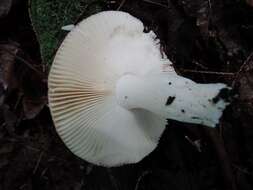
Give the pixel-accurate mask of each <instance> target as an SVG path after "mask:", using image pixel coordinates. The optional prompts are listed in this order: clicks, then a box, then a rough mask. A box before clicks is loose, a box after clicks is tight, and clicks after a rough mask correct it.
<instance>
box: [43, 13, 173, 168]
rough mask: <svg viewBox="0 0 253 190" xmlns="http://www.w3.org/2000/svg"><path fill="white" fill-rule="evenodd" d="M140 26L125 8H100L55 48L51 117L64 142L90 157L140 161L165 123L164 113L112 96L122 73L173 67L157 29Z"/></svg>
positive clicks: (98, 160) (93, 160) (95, 160)
mask: <svg viewBox="0 0 253 190" xmlns="http://www.w3.org/2000/svg"><path fill="white" fill-rule="evenodd" d="M143 30H144V27H143V24H142V22H141V21H140V20H138V19H136V18H135V17H133V16H131V15H129V14H128V13H124V12H119V11H106V12H101V13H98V14H96V15H93V16H91V17H89V18H87V19H85V20H84V21H82V22H81V23H79V24H78V25H77V26H75V28H74V29H72V30H71V32H70V33H69V34H68V36H67V37H66V39H65V40H64V42H63V43H62V45H61V47H60V48H59V50H58V52H57V54H56V57H55V59H54V62H53V65H52V68H51V71H50V74H49V81H48V85H49V106H50V110H51V113H52V117H53V120H54V123H55V126H56V130H57V132H58V134H59V135H60V137H61V138H62V140H63V141H64V143H65V144H66V145H67V147H68V148H69V149H70V150H71V151H72V152H73V153H74V154H76V155H77V156H79V157H80V158H83V159H84V160H86V161H88V162H91V163H94V164H97V165H103V166H116V165H121V164H125V163H135V162H138V161H140V160H141V159H142V158H144V157H145V156H146V155H148V154H149V153H150V152H152V151H153V150H154V149H155V147H156V146H157V143H158V141H159V137H160V136H161V134H162V132H163V131H164V129H165V125H166V119H165V118H163V117H160V116H157V115H155V114H153V113H151V112H149V111H145V110H143V109H134V110H131V111H129V110H127V109H124V108H123V107H121V106H120V105H119V104H118V103H117V100H116V95H115V88H116V83H117V81H118V80H119V78H120V77H121V76H123V75H124V74H127V73H131V74H136V75H138V76H144V75H147V74H149V73H152V74H156V73H161V68H165V67H166V66H167V71H168V69H169V70H171V72H172V73H174V70H173V68H172V67H171V66H170V64H171V63H170V61H169V60H168V59H167V58H166V56H165V55H162V53H161V52H160V46H159V41H158V40H156V36H155V34H154V33H153V32H149V33H144V32H143Z"/></svg>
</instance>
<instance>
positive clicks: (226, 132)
mask: <svg viewBox="0 0 253 190" xmlns="http://www.w3.org/2000/svg"><path fill="white" fill-rule="evenodd" d="M34 2H40V3H43V6H45V7H46V5H48V4H50V2H51V1H48V0H37V1H36V0H30V1H29V2H28V0H1V1H0V190H84V189H85V190H168V189H172V190H252V189H253V1H252V0H194V1H192V0H119V1H117V0H115V1H102V0H100V1H99V0H98V1H93V2H92V3H93V5H94V4H95V5H96V6H95V8H94V6H89V1H85V0H82V1H81V0H73V4H75V3H76V4H78V7H73V10H75V11H76V12H77V11H78V10H82V8H83V7H85V8H83V12H82V11H81V12H78V16H77V15H75V16H73V15H71V19H72V20H68V19H69V18H70V17H68V15H69V13H68V14H67V15H65V17H63V16H58V17H57V14H58V12H60V13H61V14H66V11H63V10H62V9H63V8H65V9H66V8H68V7H67V6H63V5H61V4H60V3H59V2H65V1H58V0H56V1H53V4H54V5H53V6H52V5H51V4H52V2H51V4H50V5H49V6H50V7H51V10H50V12H49V13H48V14H46V11H47V8H45V7H43V8H41V7H40V6H37V7H33V3H34ZM66 2H67V1H66ZM76 4H75V5H76ZM97 4H99V8H98V6H97ZM87 7H89V9H92V11H90V12H89V13H88V12H87ZM92 7H93V8H92ZM69 9H70V8H69ZM94 9H96V11H100V10H122V11H126V12H129V13H130V14H132V15H134V16H136V17H137V18H139V19H141V20H142V21H143V22H144V24H145V26H146V28H147V29H148V30H153V31H154V32H155V33H156V34H157V35H158V37H159V38H160V40H161V46H162V48H163V50H164V51H165V52H166V54H167V56H168V57H169V59H170V60H171V61H172V62H173V64H174V67H175V68H176V70H177V72H178V73H179V74H180V75H183V76H186V77H188V78H191V79H193V80H195V81H198V82H203V83H211V82H223V83H226V84H228V85H230V86H231V87H233V88H234V89H235V91H236V92H237V94H238V97H237V98H236V100H235V101H234V102H233V103H232V104H231V105H230V106H229V107H228V108H227V109H226V111H225V113H224V115H223V117H222V119H221V122H220V125H219V126H218V127H217V128H215V129H210V128H207V127H204V126H200V125H190V124H185V123H180V122H176V121H169V124H168V126H167V128H166V131H165V133H164V134H163V136H162V137H161V140H160V143H159V145H158V148H157V149H156V150H155V151H154V152H152V153H151V154H150V155H149V156H147V157H146V158H145V159H143V160H142V161H141V162H139V163H137V164H129V165H125V166H121V167H116V168H104V167H98V166H94V165H91V164H89V163H87V162H85V161H83V160H81V159H79V158H77V157H76V156H74V155H73V154H72V153H71V152H70V151H69V150H68V149H67V148H66V147H65V145H64V144H63V143H62V141H61V140H60V138H59V137H58V136H57V134H56V131H55V128H54V125H53V122H52V119H51V116H50V112H49V108H48V105H47V74H48V71H49V69H50V61H51V60H52V58H53V55H54V53H55V50H56V49H57V47H58V45H59V44H60V42H61V40H62V39H63V37H64V36H65V35H66V32H65V33H64V31H61V32H59V31H58V32H55V33H46V32H47V30H49V29H50V30H51V31H53V29H51V28H50V27H49V29H48V28H46V26H45V24H48V23H45V22H46V21H45V20H48V22H50V23H52V24H50V23H49V24H50V25H49V26H52V27H55V26H54V24H55V22H56V21H55V22H54V18H55V15H56V18H59V17H60V18H62V19H63V21H64V22H70V21H73V20H74V21H75V22H78V21H80V20H81V19H83V18H85V17H86V16H88V15H89V14H91V13H92V12H95V11H94ZM54 10H57V11H55V12H54ZM41 12H43V14H44V15H45V17H43V16H40V15H37V17H36V14H37V13H38V14H39V13H41ZM35 13H36V14H35ZM54 13H55V14H54ZM56 13H57V14H56ZM60 13H59V14H60ZM39 17H40V19H41V21H40V20H39ZM45 18H47V19H45ZM48 18H51V20H50V19H48ZM43 19H44V20H43ZM74 21H73V22H74ZM59 22H61V21H59ZM69 24H70V23H69ZM58 25H59V24H57V26H58ZM59 27H61V26H59ZM52 39H57V40H56V41H53V40H52ZM50 40H51V41H50Z"/></svg>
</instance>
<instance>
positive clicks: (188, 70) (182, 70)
mask: <svg viewBox="0 0 253 190" xmlns="http://www.w3.org/2000/svg"><path fill="white" fill-rule="evenodd" d="M180 71H181V72H185V73H201V74H210V75H227V76H234V75H235V73H228V72H217V71H200V70H191V69H180Z"/></svg>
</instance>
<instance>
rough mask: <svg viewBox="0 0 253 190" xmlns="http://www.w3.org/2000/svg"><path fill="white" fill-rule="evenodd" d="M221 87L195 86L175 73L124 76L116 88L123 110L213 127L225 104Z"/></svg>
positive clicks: (226, 90) (225, 93)
mask: <svg viewBox="0 0 253 190" xmlns="http://www.w3.org/2000/svg"><path fill="white" fill-rule="evenodd" d="M229 94H230V88H229V87H227V86H226V85H225V84H221V83H216V84H198V83H195V82H194V81H192V80H189V79H187V78H184V77H181V76H178V75H176V74H168V73H162V74H157V75H151V76H150V75H149V76H141V77H139V76H136V75H132V74H126V75H124V76H122V77H121V78H120V79H119V81H118V82H117V85H116V97H117V101H118V103H119V104H120V105H121V106H122V107H124V108H125V109H128V110H132V109H145V110H148V111H150V112H153V113H154V114H157V115H159V116H161V117H164V118H167V119H173V120H178V121H181V122H186V123H194V124H202V125H206V126H210V127H215V126H216V125H217V124H218V123H219V119H220V117H221V116H222V113H223V110H224V109H225V108H226V106H227V105H228V104H229V101H228V99H229V96H230V95H229Z"/></svg>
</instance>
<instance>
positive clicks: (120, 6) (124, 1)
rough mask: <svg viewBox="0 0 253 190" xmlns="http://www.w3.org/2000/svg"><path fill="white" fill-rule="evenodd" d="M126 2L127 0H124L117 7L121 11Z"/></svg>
mask: <svg viewBox="0 0 253 190" xmlns="http://www.w3.org/2000/svg"><path fill="white" fill-rule="evenodd" d="M125 3H126V0H122V1H121V3H120V4H119V6H118V8H117V11H119V10H120V9H121V8H122V7H123V5H124V4H125Z"/></svg>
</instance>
